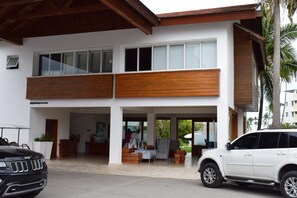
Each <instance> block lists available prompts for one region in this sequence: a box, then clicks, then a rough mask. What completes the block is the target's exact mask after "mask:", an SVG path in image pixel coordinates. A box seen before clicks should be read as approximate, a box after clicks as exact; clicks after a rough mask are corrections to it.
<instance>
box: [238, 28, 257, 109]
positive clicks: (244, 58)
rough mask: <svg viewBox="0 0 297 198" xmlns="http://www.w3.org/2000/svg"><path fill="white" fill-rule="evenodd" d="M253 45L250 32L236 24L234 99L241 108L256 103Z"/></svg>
mask: <svg viewBox="0 0 297 198" xmlns="http://www.w3.org/2000/svg"><path fill="white" fill-rule="evenodd" d="M253 72H254V71H253V47H252V40H251V39H250V37H249V34H247V33H246V32H244V31H242V30H240V29H239V28H238V27H236V26H234V97H235V98H234V100H235V104H236V105H237V106H238V107H240V108H247V107H249V106H250V105H253V104H254V101H253V100H254V96H253V95H254V94H255V93H254V91H253V89H255V86H254V85H253V81H254V79H253V78H254V76H253V75H254V74H253Z"/></svg>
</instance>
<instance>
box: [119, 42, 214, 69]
mask: <svg viewBox="0 0 297 198" xmlns="http://www.w3.org/2000/svg"><path fill="white" fill-rule="evenodd" d="M216 67H217V43H216V41H208V42H195V43H181V44H172V45H156V46H149V47H135V48H127V49H126V50H125V71H126V72H129V71H152V70H155V71H159V70H182V69H197V68H216Z"/></svg>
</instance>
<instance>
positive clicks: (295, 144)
mask: <svg viewBox="0 0 297 198" xmlns="http://www.w3.org/2000/svg"><path fill="white" fill-rule="evenodd" d="M289 147H290V148H297V133H294V132H293V133H289Z"/></svg>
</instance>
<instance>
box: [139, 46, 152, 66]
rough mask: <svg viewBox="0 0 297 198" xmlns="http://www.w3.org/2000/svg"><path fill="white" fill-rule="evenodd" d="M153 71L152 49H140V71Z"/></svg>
mask: <svg viewBox="0 0 297 198" xmlns="http://www.w3.org/2000/svg"><path fill="white" fill-rule="evenodd" d="M146 70H152V48H151V47H146V48H140V49H139V71H146Z"/></svg>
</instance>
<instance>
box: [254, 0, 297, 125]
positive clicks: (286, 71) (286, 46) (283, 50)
mask: <svg viewBox="0 0 297 198" xmlns="http://www.w3.org/2000/svg"><path fill="white" fill-rule="evenodd" d="M270 3H271V2H270ZM271 6H272V5H271V4H269V3H267V5H266V6H263V8H262V9H263V34H264V37H265V41H266V42H265V44H266V46H265V51H266V59H267V61H266V62H267V64H266V65H265V68H264V71H262V72H260V73H259V81H260V90H259V92H260V93H259V94H260V107H259V116H258V129H261V127H262V114H263V103H264V96H265V98H266V99H267V101H268V102H269V104H270V105H269V106H270V108H271V109H272V110H273V118H276V117H277V118H278V120H277V121H274V120H273V123H274V124H276V125H277V124H278V122H280V108H279V106H280V105H279V104H280V102H279V93H280V91H279V90H278V91H275V90H274V87H275V86H276V87H278V89H279V80H278V82H277V85H275V82H276V81H277V80H275V79H274V78H275V76H276V75H275V74H277V72H275V71H274V70H275V64H274V59H275V54H276V53H274V52H275V50H276V49H275V48H274V46H275V44H276V43H275V36H274V33H275V31H276V30H275V23H274V13H273V12H272V11H271V9H272V7H271ZM295 39H297V24H294V23H293V22H292V23H290V24H288V25H285V26H283V27H282V28H281V29H280V39H279V40H277V43H279V44H280V55H278V56H279V57H280V72H278V73H279V74H277V75H279V76H280V77H281V79H282V81H285V82H290V81H291V80H292V77H294V76H295V75H296V71H297V61H296V60H297V57H296V56H295V50H294V48H293V46H292V44H291V43H292V41H294V40H295ZM278 41H279V42H278ZM276 67H277V66H276ZM278 79H279V78H278ZM273 93H278V95H277V96H275V94H274V95H273ZM275 99H276V100H275ZM274 103H277V105H276V104H274ZM273 106H277V107H278V108H272V107H273ZM276 109H277V110H278V112H275V110H276ZM278 113H279V114H278ZM277 114H278V115H279V116H275V115H277ZM273 126H274V127H276V126H275V125H273Z"/></svg>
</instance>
